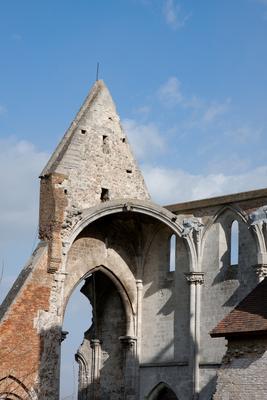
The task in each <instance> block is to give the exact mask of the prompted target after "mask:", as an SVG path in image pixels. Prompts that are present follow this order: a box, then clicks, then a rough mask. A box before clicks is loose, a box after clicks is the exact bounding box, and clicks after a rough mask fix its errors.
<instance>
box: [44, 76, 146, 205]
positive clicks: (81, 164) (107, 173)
mask: <svg viewBox="0 0 267 400" xmlns="http://www.w3.org/2000/svg"><path fill="white" fill-rule="evenodd" d="M52 172H56V173H59V174H63V175H65V176H67V177H68V179H67V180H66V181H65V184H64V190H65V191H66V193H67V198H68V209H69V210H71V209H72V208H73V207H76V208H78V209H84V208H88V207H91V206H94V205H96V204H98V203H99V202H100V201H101V192H102V189H107V190H108V193H106V196H105V197H104V199H103V200H104V201H105V200H107V199H108V198H109V199H116V198H117V199H118V198H128V199H129V198H136V199H148V198H149V194H148V192H147V189H146V187H145V183H144V180H143V177H142V175H141V173H140V170H139V168H138V166H137V164H136V162H135V159H134V157H133V155H132V152H131V149H130V146H129V143H128V139H127V138H126V136H125V134H124V132H123V130H122V127H121V125H120V119H119V116H118V115H117V113H116V108H115V105H114V103H113V100H112V98H111V96H110V94H109V91H108V89H107V88H106V86H105V85H104V83H103V82H102V81H97V82H96V83H95V85H94V87H93V89H92V90H91V92H90V94H89V96H88V98H87V99H86V101H85V103H84V105H83V106H82V108H81V110H80V112H79V113H78V114H77V116H76V118H75V120H74V121H73V123H72V125H71V127H70V129H69V130H68V131H67V133H66V135H65V137H64V138H63V140H62V142H61V143H60V145H59V146H58V148H57V149H56V151H55V153H54V156H52V158H51V160H50V161H49V162H48V165H47V167H46V168H45V169H44V171H43V173H42V175H43V176H46V175H49V174H51V173H52ZM118 183H119V184H118Z"/></svg>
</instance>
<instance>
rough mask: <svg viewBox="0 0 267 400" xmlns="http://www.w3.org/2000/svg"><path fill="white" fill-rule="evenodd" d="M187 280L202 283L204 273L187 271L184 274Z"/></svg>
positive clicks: (195, 283)
mask: <svg viewBox="0 0 267 400" xmlns="http://www.w3.org/2000/svg"><path fill="white" fill-rule="evenodd" d="M185 277H186V280H187V282H188V283H189V284H190V285H192V284H194V285H203V283H204V273H203V272H189V273H188V274H185Z"/></svg>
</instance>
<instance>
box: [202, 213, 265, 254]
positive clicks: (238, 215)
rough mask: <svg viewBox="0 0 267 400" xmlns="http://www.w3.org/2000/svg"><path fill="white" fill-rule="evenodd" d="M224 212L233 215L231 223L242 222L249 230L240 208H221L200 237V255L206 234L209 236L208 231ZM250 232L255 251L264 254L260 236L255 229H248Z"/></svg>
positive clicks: (247, 221)
mask: <svg viewBox="0 0 267 400" xmlns="http://www.w3.org/2000/svg"><path fill="white" fill-rule="evenodd" d="M226 212H231V213H232V214H233V221H234V220H236V221H237V222H243V223H244V224H246V225H247V227H248V229H250V228H251V227H250V225H249V220H248V216H247V214H246V213H245V212H244V211H243V210H242V209H241V208H239V207H237V206H233V205H227V206H223V207H222V208H220V209H219V210H218V211H217V212H216V213H215V214H214V216H213V217H212V219H211V221H210V222H209V223H208V224H207V225H206V227H204V231H203V236H202V244H201V248H202V251H201V253H202V252H203V249H204V246H205V241H206V239H207V237H208V234H209V231H210V229H211V227H212V225H213V224H215V223H216V222H217V221H218V219H219V218H220V217H221V216H222V215H223V214H224V213H226ZM233 221H232V222H233ZM250 230H251V236H252V237H253V240H254V242H255V245H256V248H257V251H258V252H264V251H265V250H264V248H263V244H262V240H261V238H260V235H259V234H258V232H257V230H256V229H250Z"/></svg>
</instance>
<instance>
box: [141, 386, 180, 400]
mask: <svg viewBox="0 0 267 400" xmlns="http://www.w3.org/2000/svg"><path fill="white" fill-rule="evenodd" d="M146 400H178V397H177V396H176V394H175V393H174V391H173V390H172V389H171V388H170V387H169V385H167V384H166V383H164V382H160V383H159V384H157V385H156V386H155V387H154V389H152V391H151V392H150V393H149V395H148V396H147V397H146Z"/></svg>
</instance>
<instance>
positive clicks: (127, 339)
mask: <svg viewBox="0 0 267 400" xmlns="http://www.w3.org/2000/svg"><path fill="white" fill-rule="evenodd" d="M119 339H120V341H121V344H122V345H123V346H124V347H133V346H134V345H135V344H136V341H137V337H136V336H120V338H119Z"/></svg>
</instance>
